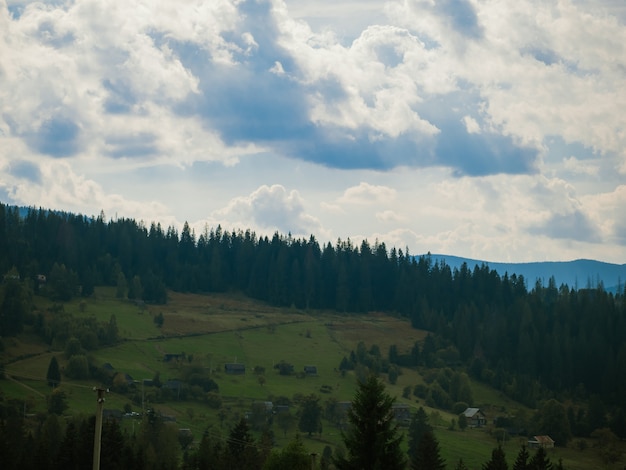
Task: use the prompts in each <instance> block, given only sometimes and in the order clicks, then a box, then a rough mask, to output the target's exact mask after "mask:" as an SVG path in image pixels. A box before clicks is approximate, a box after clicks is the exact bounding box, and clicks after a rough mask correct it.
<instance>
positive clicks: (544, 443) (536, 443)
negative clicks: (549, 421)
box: [528, 436, 554, 449]
mask: <svg viewBox="0 0 626 470" xmlns="http://www.w3.org/2000/svg"><path fill="white" fill-rule="evenodd" d="M540 447H543V448H544V449H552V448H554V440H553V439H552V438H551V437H550V436H533V437H531V438H530V439H528V448H529V449H539V448H540Z"/></svg>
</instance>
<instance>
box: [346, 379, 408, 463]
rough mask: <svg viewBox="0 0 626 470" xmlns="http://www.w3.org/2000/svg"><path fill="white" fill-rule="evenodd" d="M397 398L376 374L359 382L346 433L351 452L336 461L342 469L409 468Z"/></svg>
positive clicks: (348, 448)
mask: <svg viewBox="0 0 626 470" xmlns="http://www.w3.org/2000/svg"><path fill="white" fill-rule="evenodd" d="M394 401H395V400H394V399H393V398H392V397H391V396H389V395H388V394H387V393H386V392H385V385H384V384H383V383H382V381H381V380H380V379H378V378H377V377H376V376H374V375H370V376H369V377H368V378H367V380H365V381H364V382H361V383H359V387H358V389H357V391H356V394H355V397H354V400H353V401H352V407H351V408H350V410H349V411H348V422H349V429H348V431H347V432H346V433H345V434H344V435H343V442H344V444H345V446H346V450H347V455H345V456H341V457H338V458H337V459H336V460H335V466H336V467H337V468H338V469H339V470H362V469H381V470H382V469H385V470H396V469H403V468H405V465H406V459H405V457H404V455H403V454H402V451H401V450H400V443H401V441H402V435H400V433H399V432H398V427H397V425H396V424H395V422H394V417H393V411H392V406H393V403H394Z"/></svg>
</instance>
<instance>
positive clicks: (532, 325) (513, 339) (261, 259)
mask: <svg viewBox="0 0 626 470" xmlns="http://www.w3.org/2000/svg"><path fill="white" fill-rule="evenodd" d="M0 253H1V255H0V273H2V274H3V275H4V282H3V284H2V287H1V289H2V290H1V292H0V302H1V304H0V309H1V315H0V337H7V336H12V335H15V334H17V333H19V332H20V331H21V330H22V328H23V326H24V324H26V323H29V322H31V323H34V322H36V321H37V319H36V318H32V316H31V315H29V308H28V295H27V292H26V291H27V290H28V289H30V290H31V291H34V292H37V290H38V289H46V292H45V295H48V296H50V297H51V298H53V299H58V300H60V301H63V300H68V299H71V298H72V297H76V296H89V295H91V294H92V293H93V290H94V286H97V285H109V286H120V285H124V286H127V287H128V297H129V298H131V299H136V300H143V301H145V302H147V303H166V302H167V291H168V290H173V291H179V292H194V293H208V292H226V291H237V292H242V293H244V294H245V295H247V296H250V297H252V298H255V299H258V300H262V301H265V302H268V303H270V304H273V305H276V306H286V307H289V306H293V307H296V308H299V309H308V310H315V309H325V310H334V311H336V312H339V313H346V314H360V313H363V314H364V313H367V312H372V311H379V312H386V313H389V314H392V315H397V316H400V317H405V318H407V319H409V320H410V323H411V325H412V326H413V327H414V328H419V329H424V330H427V331H429V332H430V335H429V336H428V337H427V341H425V342H424V345H423V349H422V350H421V351H419V359H417V358H415V357H407V356H403V355H399V356H396V357H394V358H392V357H390V361H395V362H396V363H397V364H398V365H415V364H413V363H411V361H418V360H419V363H420V364H421V365H424V366H426V367H440V366H445V365H453V366H458V367H463V368H464V369H465V370H466V371H467V373H468V374H469V375H470V376H472V377H473V378H475V379H477V380H480V381H483V382H485V383H488V384H489V385H491V386H493V387H495V388H497V389H499V390H501V391H502V392H503V393H504V394H506V395H508V396H510V397H511V398H513V399H515V400H517V401H519V402H522V403H524V404H526V405H528V406H531V407H536V406H538V404H539V403H540V402H544V401H545V400H548V399H556V400H558V401H559V402H565V401H567V400H575V401H576V402H577V403H587V404H588V406H587V407H583V408H581V409H576V410H574V409H568V410H567V419H568V420H569V423H568V424H569V430H568V431H567V432H566V433H565V435H564V436H563V438H562V439H563V440H565V441H567V440H568V439H570V438H571V437H572V435H582V436H588V435H590V434H591V433H592V432H593V431H594V430H596V429H599V428H610V429H611V431H612V432H613V433H614V434H615V435H617V436H618V437H620V438H626V372H625V371H626V341H624V338H626V302H625V296H626V292H618V293H617V294H612V293H607V292H606V291H604V289H603V288H602V286H598V287H597V288H595V289H589V288H587V289H574V288H571V287H569V286H567V285H560V286H559V285H556V283H555V282H554V280H553V279H551V280H550V281H549V282H548V284H547V285H542V283H541V282H539V281H535V280H532V279H524V278H523V277H522V276H517V275H515V274H514V273H497V272H496V271H494V270H491V269H490V268H489V267H488V266H487V265H481V266H478V265H477V266H474V267H471V266H467V265H463V266H462V267H461V268H460V269H454V270H452V269H450V267H449V266H447V265H446V264H445V263H433V262H432V261H431V259H430V258H429V257H428V256H421V257H414V256H412V255H411V254H410V253H409V250H408V249H400V248H395V247H387V246H386V245H385V243H384V242H382V241H375V242H374V243H373V244H371V243H369V242H367V241H364V242H362V243H361V244H360V245H359V246H355V245H354V244H353V243H352V242H351V241H350V240H349V239H347V240H341V239H339V240H337V242H336V243H335V244H334V245H333V244H331V243H327V244H325V245H324V244H322V245H320V244H319V243H318V241H317V240H316V239H315V237H314V236H313V235H311V236H310V238H308V239H299V238H293V237H292V236H291V235H281V234H278V233H276V234H274V235H273V236H272V237H271V238H270V237H267V236H257V235H256V234H255V233H253V232H251V231H233V232H228V231H225V230H223V229H222V228H221V227H216V228H208V227H207V228H206V229H205V230H204V231H203V233H201V234H196V233H194V231H192V230H191V229H190V227H189V225H188V224H186V223H185V225H184V227H183V229H182V232H181V233H179V232H178V231H177V229H175V228H173V227H167V228H164V227H162V226H161V225H160V224H154V223H152V224H150V225H149V226H147V225H146V224H145V223H144V222H138V221H136V220H132V219H117V220H107V219H106V217H105V215H104V214H100V216H98V217H86V216H82V215H76V214H71V213H63V212H58V211H52V210H45V209H28V210H25V209H20V208H17V207H12V206H8V205H3V204H0ZM38 276H46V279H47V282H46V283H45V286H43V287H42V286H40V284H39V283H38V282H37V280H38ZM100 334H101V336H102V337H101V338H99V339H100V341H101V342H102V343H106V342H107V341H114V340H115V338H114V337H108V336H107V335H106V331H105V332H104V333H102V332H101V333H100ZM592 412H593V413H592Z"/></svg>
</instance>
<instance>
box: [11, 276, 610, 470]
mask: <svg viewBox="0 0 626 470" xmlns="http://www.w3.org/2000/svg"><path fill="white" fill-rule="evenodd" d="M36 303H37V306H38V308H39V309H42V310H43V309H45V308H47V307H48V306H50V302H49V301H47V300H46V299H43V298H38V299H37V300H36ZM63 309H64V311H65V312H68V313H71V314H72V315H75V316H85V317H94V318H96V319H97V320H98V321H100V322H109V320H110V318H111V316H112V315H114V316H115V320H116V323H117V326H118V330H119V334H120V336H121V337H122V338H123V340H122V341H120V342H119V343H118V344H116V345H115V346H113V347H106V348H101V349H97V350H94V351H90V352H89V353H88V354H89V357H90V359H91V362H92V363H93V364H96V365H99V366H102V365H103V364H105V363H110V364H111V365H112V366H113V367H114V369H115V371H117V372H121V373H123V374H128V375H130V376H131V377H132V378H133V379H134V380H135V381H137V383H136V384H134V385H131V387H134V392H133V393H134V394H135V396H137V394H141V396H142V397H143V398H144V399H146V402H145V403H146V404H147V406H151V407H154V408H156V409H157V410H159V411H161V412H162V413H163V414H166V415H169V416H174V417H175V418H176V423H177V425H178V426H179V427H180V428H189V429H191V430H192V432H193V433H194V435H195V436H196V438H199V437H200V436H201V435H202V433H203V432H205V431H207V430H209V432H211V433H212V434H215V435H221V436H225V435H227V434H228V431H229V429H230V427H231V426H232V425H233V424H234V423H235V422H236V421H237V420H238V419H239V418H240V417H241V416H243V415H244V414H245V413H246V412H247V411H249V410H250V409H251V405H252V403H253V402H254V401H258V400H275V399H276V398H278V397H287V398H289V399H293V398H294V397H297V396H304V395H309V394H316V395H318V396H319V397H320V403H321V404H322V406H324V404H325V403H326V401H327V400H329V399H333V400H337V401H350V400H352V398H353V396H354V392H355V390H356V378H355V375H354V373H352V372H349V373H347V374H341V373H340V371H339V370H338V368H339V364H340V362H341V359H342V358H343V356H348V355H349V354H350V351H351V350H355V349H356V347H357V344H358V343H359V342H360V341H363V342H364V343H365V345H366V347H367V348H368V349H369V348H370V347H371V346H372V345H374V344H376V345H378V346H379V348H380V351H381V353H382V354H383V356H386V355H387V351H388V348H389V346H390V345H392V344H395V345H396V346H397V347H398V351H399V352H400V353H405V352H408V351H409V350H410V348H411V347H412V345H413V344H414V343H415V341H421V340H422V339H423V338H424V337H425V335H426V332H424V331H419V330H415V329H413V328H411V327H410V325H409V324H408V322H407V321H405V320H404V319H399V318H394V317H391V316H386V315H382V314H378V313H371V314H368V315H339V314H336V313H333V312H307V311H301V310H296V309H279V308H275V307H271V306H268V305H265V304H262V303H259V302H254V301H251V300H250V299H247V298H245V297H243V296H239V295H226V294H222V295H206V296H202V295H191V294H177V293H171V294H170V299H169V302H168V304H167V305H162V306H154V305H137V304H135V303H133V302H130V301H128V300H121V299H117V298H115V291H114V289H112V288H98V289H97V290H96V294H95V295H94V296H93V298H89V299H85V300H82V299H76V300H73V301H72V302H69V303H67V304H64V305H63ZM157 315H162V316H163V319H164V323H163V325H162V326H161V327H158V326H157V325H156V323H155V322H154V318H155V317H156V316H157ZM5 346H6V347H5V351H4V352H2V353H1V356H0V360H1V361H2V363H4V364H6V365H5V370H6V372H7V375H9V376H11V379H10V380H9V379H5V380H1V381H0V392H1V393H2V394H3V395H4V396H5V397H8V398H20V399H25V400H26V401H27V407H28V412H29V413H36V412H41V411H44V410H45V409H46V396H48V395H49V394H50V389H49V387H48V386H47V383H46V380H45V377H46V372H47V367H48V364H49V363H50V359H51V357H52V356H53V355H54V356H56V357H57V359H58V360H59V363H60V366H61V368H62V369H63V367H65V366H66V365H67V364H66V363H67V361H66V360H65V358H64V355H63V351H59V350H52V349H51V347H50V346H49V345H46V344H43V343H42V342H41V340H40V339H38V337H37V336H35V335H33V334H32V333H29V332H28V331H26V332H25V333H24V334H23V335H21V336H20V337H18V338H15V339H13V338H11V339H7V340H6V341H5ZM165 354H179V355H180V358H179V359H177V360H172V361H169V362H167V361H165V360H164V357H165ZM281 361H285V362H288V363H290V364H292V365H293V366H294V372H295V374H294V375H291V376H281V375H280V374H279V372H278V370H277V369H276V368H275V367H274V366H275V365H276V364H278V363H280V362H281ZM231 362H238V363H242V364H245V366H246V373H245V374H243V375H230V374H227V373H226V372H225V370H224V364H225V363H231ZM190 364H191V365H194V366H199V367H201V368H203V369H204V370H206V373H207V374H210V376H211V378H212V379H213V380H214V381H215V382H216V383H217V384H218V385H219V395H220V396H221V398H222V408H221V411H218V410H217V409H214V408H211V407H209V406H208V405H207V404H204V403H200V402H196V401H179V400H176V399H174V400H170V401H168V402H166V403H153V402H150V397H151V396H154V391H153V390H151V388H152V387H150V386H145V387H142V385H141V381H142V380H143V379H153V378H154V377H156V376H157V374H158V376H159V378H160V381H161V382H162V383H165V382H166V381H167V380H168V379H177V378H180V377H181V374H182V371H183V369H184V368H185V367H187V366H188V365H190ZM305 365H314V366H316V367H317V371H318V375H317V376H304V374H298V373H300V372H302V371H303V369H304V366H305ZM255 368H257V369H258V370H263V371H264V372H262V373H255ZM423 381H424V379H423V377H422V375H421V373H420V371H417V370H412V369H407V368H404V369H403V370H402V374H401V375H400V376H399V377H398V380H397V382H396V383H395V384H393V385H392V384H389V383H388V384H387V392H388V393H389V394H390V395H392V396H394V397H396V399H397V401H398V402H400V403H406V404H409V405H410V406H412V407H413V408H415V409H416V408H417V407H418V406H424V404H423V403H421V402H420V401H419V400H416V398H415V397H414V396H413V395H411V396H410V397H409V398H403V397H402V392H403V390H404V388H405V387H407V386H408V387H411V389H412V388H413V387H414V386H415V385H416V384H418V383H423ZM96 385H99V384H98V383H96V382H95V381H94V380H83V381H71V380H67V379H66V378H65V377H64V378H63V380H62V384H61V389H62V390H64V391H65V392H66V394H67V396H68V399H69V405H70V408H69V410H68V411H67V413H80V414H91V413H93V412H94V411H95V393H94V391H93V387H94V386H96ZM322 386H324V390H325V391H328V390H330V393H322ZM471 388H472V394H473V398H474V405H475V406H479V407H481V408H482V409H484V410H486V412H487V415H488V418H489V419H490V420H493V417H494V416H495V415H496V413H498V412H509V413H517V412H520V411H521V412H524V413H527V414H529V415H530V414H531V413H533V410H528V409H526V408H524V407H523V406H521V405H519V404H518V403H515V402H514V401H512V400H510V399H508V398H507V397H505V396H503V395H502V394H501V393H500V392H498V391H496V390H494V389H492V388H490V387H487V386H485V385H484V384H480V383H476V382H472V383H471ZM129 405H130V406H131V407H132V409H133V410H137V411H140V408H141V403H139V404H138V403H137V400H135V402H134V403H133V402H132V401H131V398H130V396H129V395H122V394H119V393H112V392H111V393H108V394H107V395H106V406H105V408H112V409H120V410H121V409H123V408H124V406H129ZM424 408H425V410H426V412H427V413H429V414H431V424H433V425H435V428H436V436H437V438H438V440H439V443H440V448H441V453H442V456H443V457H444V458H445V459H446V461H447V464H448V468H453V467H454V465H455V464H456V462H457V461H458V459H459V457H461V458H463V460H464V462H465V463H466V465H468V467H469V468H480V467H481V465H482V464H483V463H484V462H486V461H487V460H488V459H489V457H490V455H491V451H492V450H493V448H494V447H496V446H497V445H498V442H497V441H496V439H495V438H494V437H493V436H492V435H491V433H490V432H489V431H490V429H491V427H492V425H489V426H488V427H487V428H483V429H467V430H465V431H460V430H458V429H457V428H453V427H452V426H451V424H452V422H453V420H456V418H457V417H456V416H455V415H452V414H450V413H447V412H445V411H442V410H434V409H431V408H428V407H426V406H424ZM295 409H296V407H294V408H293V412H294V413H295ZM220 413H221V416H220ZM137 424H138V421H135V420H124V421H123V426H124V428H125V429H126V430H128V431H129V432H132V430H133V429H134V426H136V425H137ZM296 432H297V430H296V429H295V428H292V429H289V430H288V432H287V435H284V433H283V431H282V430H281V429H279V428H278V426H276V425H274V433H275V437H276V441H277V444H278V445H279V446H282V445H284V444H286V443H287V442H288V441H289V440H290V439H292V438H293V436H294V434H295V433H296ZM304 441H305V444H306V445H307V447H308V448H309V449H310V450H311V451H312V452H320V453H321V452H322V450H323V449H324V447H325V446H326V445H330V446H331V447H333V448H334V447H336V446H341V433H340V431H339V430H338V429H337V428H335V427H334V426H333V425H332V424H330V423H328V422H326V421H324V422H323V431H322V434H321V435H319V436H317V435H315V436H312V437H310V438H309V437H308V436H305V437H304ZM522 441H523V440H522ZM522 441H520V438H517V437H515V438H512V439H510V440H508V441H507V442H505V443H504V450H505V452H506V454H507V459H508V460H509V463H510V464H512V462H513V461H514V460H515V457H516V456H517V452H518V451H519V448H520V445H521V443H522ZM404 445H405V446H406V439H405V442H404ZM559 457H560V458H562V459H563V463H564V465H565V467H566V468H568V469H573V470H578V469H580V470H582V469H585V468H600V464H599V461H598V459H597V457H596V456H595V454H594V452H593V450H592V449H588V450H587V451H585V452H584V453H583V452H580V451H577V450H574V449H555V450H554V451H551V454H550V458H551V459H552V461H553V462H556V461H558V459H559Z"/></svg>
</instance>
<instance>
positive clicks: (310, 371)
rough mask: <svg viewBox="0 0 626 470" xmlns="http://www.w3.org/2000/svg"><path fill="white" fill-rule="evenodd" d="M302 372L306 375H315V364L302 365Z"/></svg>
mask: <svg viewBox="0 0 626 470" xmlns="http://www.w3.org/2000/svg"><path fill="white" fill-rule="evenodd" d="M304 373H305V374H306V375H307V376H311V377H313V376H315V377H317V366H304Z"/></svg>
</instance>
